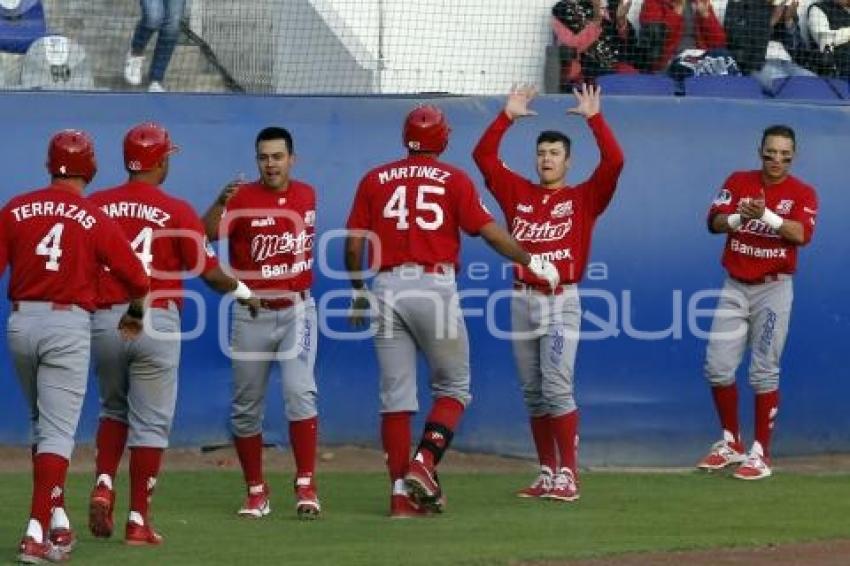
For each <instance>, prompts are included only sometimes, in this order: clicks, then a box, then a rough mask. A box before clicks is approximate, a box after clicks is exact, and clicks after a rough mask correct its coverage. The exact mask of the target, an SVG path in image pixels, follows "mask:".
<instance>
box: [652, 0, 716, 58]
mask: <svg viewBox="0 0 850 566" xmlns="http://www.w3.org/2000/svg"><path fill="white" fill-rule="evenodd" d="M684 9H685V0H645V1H644V3H643V5H642V6H641V10H640V25H641V31H640V35H641V43H643V44H644V45H646V46H647V49H648V53H647V59H648V61H647V64H648V67H649V68H650V69H651V70H652V71H656V72H657V71H663V70H664V69H666V68H667V66H668V65H669V64H670V61H672V60H673V58H674V57H675V56H676V52H677V49H679V44H680V43H681V42H682V35H683V33H684V27H685V17H684V15H683V12H684ZM693 13H694V41H695V42H696V47H697V48H698V49H723V48H725V47H726V31H725V30H724V29H723V24H722V23H721V22H720V20H718V19H717V16H716V15H715V14H714V9H713V8H712V7H711V1H710V0H693Z"/></svg>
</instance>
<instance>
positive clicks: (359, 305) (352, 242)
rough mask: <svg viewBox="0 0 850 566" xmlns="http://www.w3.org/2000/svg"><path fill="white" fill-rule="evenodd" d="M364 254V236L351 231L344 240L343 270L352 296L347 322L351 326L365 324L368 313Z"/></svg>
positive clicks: (363, 233) (360, 232)
mask: <svg viewBox="0 0 850 566" xmlns="http://www.w3.org/2000/svg"><path fill="white" fill-rule="evenodd" d="M365 252H366V235H365V232H363V231H361V230H353V231H350V232H349V235H348V236H347V237H346V238H345V269H346V270H347V271H348V278H349V280H350V281H351V287H352V289H353V293H354V294H353V295H352V297H351V311H350V313H349V315H348V321H349V322H350V323H351V325H352V326H363V325H365V324H366V316H367V314H368V313H369V309H370V305H369V290H368V289H367V288H366V282H365V281H363V276H362V272H363V256H364V255H365Z"/></svg>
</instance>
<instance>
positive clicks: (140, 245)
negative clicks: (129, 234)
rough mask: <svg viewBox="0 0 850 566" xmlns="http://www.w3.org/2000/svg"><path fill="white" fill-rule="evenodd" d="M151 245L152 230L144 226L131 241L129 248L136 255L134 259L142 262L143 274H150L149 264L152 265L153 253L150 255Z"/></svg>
mask: <svg viewBox="0 0 850 566" xmlns="http://www.w3.org/2000/svg"><path fill="white" fill-rule="evenodd" d="M151 244H153V228H151V227H150V226H145V227H144V228H142V229H141V230H140V231H139V233H138V234H137V235H136V237H135V238H134V239H133V241H132V242H131V243H130V247H131V248H133V251H134V252H135V253H136V257H137V258H139V261H141V262H142V266H143V267H144V268H145V273H147V274H148V275H150V274H151V264H152V263H153V253H151Z"/></svg>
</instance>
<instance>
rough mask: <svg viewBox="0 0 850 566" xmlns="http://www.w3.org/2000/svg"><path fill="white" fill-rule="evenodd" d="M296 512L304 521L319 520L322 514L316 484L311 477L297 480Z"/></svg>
mask: <svg viewBox="0 0 850 566" xmlns="http://www.w3.org/2000/svg"><path fill="white" fill-rule="evenodd" d="M295 501H296V503H295V511H296V513H298V518H299V519H303V520H307V521H309V520H312V519H318V518H319V515H320V514H321V512H322V506H321V504H320V503H319V493H318V490H317V488H316V482H315V481H313V478H311V477H303V478H296V479H295Z"/></svg>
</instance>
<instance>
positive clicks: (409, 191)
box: [345, 105, 558, 517]
mask: <svg viewBox="0 0 850 566" xmlns="http://www.w3.org/2000/svg"><path fill="white" fill-rule="evenodd" d="M449 131H450V129H449V125H448V122H447V121H446V118H445V116H444V115H443V113H442V111H441V110H440V109H439V108H437V107H436V106H430V105H427V106H420V107H418V108H415V109H414V110H413V111H411V112H410V113H409V114H408V116H407V119H406V120H405V124H404V129H403V134H402V138H403V141H404V145H405V147H406V148H407V150H408V156H407V157H406V158H404V159H400V160H398V161H393V162H390V163H386V164H384V165H381V166H379V167H376V168H374V169H372V170H371V171H369V172H368V173H367V174H366V175H365V176H364V177H363V178H362V180H361V181H360V184H359V185H358V187H357V193H356V195H355V197H354V203H353V204H352V206H351V213H350V214H349V217H348V223H347V228H348V230H349V231H350V233H349V236H348V237H347V239H346V243H345V265H346V269H348V271H349V276H350V279H351V283H352V286H353V287H354V293H355V299H354V301H353V303H352V322H353V323H354V324H361V323H362V322H363V321H364V317H363V314H364V311H365V310H366V309H368V308H369V300H370V295H369V294H368V292H367V290H366V287H365V284H364V282H363V278H362V269H363V259H364V257H363V256H364V251H365V247H366V241H367V238H368V240H369V242H370V246H369V254H370V258H369V265H370V266H373V267H374V268H375V269H377V270H378V274H377V276H376V277H375V279H374V282H373V285H372V293H371V296H372V297H373V298H374V301H376V303H377V311H378V313H379V314H378V317H377V332H376V334H375V350H376V352H377V354H378V363H379V365H380V369H381V376H380V387H381V392H380V398H381V439H382V442H383V447H384V451H385V452H386V456H387V468H388V471H389V476H390V482H391V497H390V515H391V516H392V517H410V516H417V515H420V514H424V513H426V512H430V511H433V512H441V511H442V509H443V492H442V487H441V486H440V483H439V480H438V479H437V474H436V468H437V465H438V464H439V463H440V460H441V459H442V457H443V455H444V454H445V452H446V450H447V449H448V447H449V445H450V444H451V441H452V437H453V436H454V431H455V428H456V427H457V425H458V422H459V421H460V418H461V416H462V415H463V412H464V409H465V407H466V406H467V404H468V403H469V402H470V399H471V396H470V394H469V342H468V338H467V334H466V325H465V322H464V319H463V316H462V313H461V311H460V308H459V298H458V294H457V286H456V284H455V272H456V270H457V268H458V253H459V251H460V231H461V230H463V231H464V232H466V233H467V234H470V235H480V236H481V237H483V238H484V240H485V241H486V242H487V243H488V244H489V245H490V246H491V247H492V248H493V249H494V250H496V251H497V252H499V253H500V254H502V255H503V256H505V257H507V258H508V259H510V260H512V261H514V262H516V263H519V264H521V265H523V266H524V267H523V269H525V270H531V271H533V272H534V273H536V274H537V276H538V277H544V278H546V280H547V281H548V283H547V284H550V285H553V286H554V285H555V284H557V279H558V278H557V273H556V272H555V269H554V267H553V266H552V265H551V263H549V262H546V261H543V260H541V258H537V257H532V256H531V255H529V254H528V253H527V252H525V251H524V250H523V249H522V248H520V247H519V245H518V244H517V242H516V241H514V240H513V239H512V238H511V237H510V236H509V235H508V233H507V232H505V230H503V229H502V228H501V227H500V226H499V225H498V224H496V223H495V222H494V221H493V218H492V217H491V216H490V213H489V212H487V210H486V209H485V208H484V206H483V204H482V203H481V200H480V198H479V196H478V193H477V191H476V190H475V186H474V185H473V183H472V181H471V180H470V178H469V177H468V176H467V175H466V173H464V172H463V171H462V170H460V169H458V168H457V167H454V166H452V165H449V164H448V163H445V162H443V161H440V160H439V159H438V157H439V155H440V154H441V153H442V152H443V151H444V150H445V148H446V146H447V144H448V141H449ZM417 350H421V351H422V352H423V353H424V354H425V356H426V357H427V359H428V363H429V365H430V367H431V391H432V393H433V396H434V403H433V405H432V407H431V411H430V412H429V414H428V416H427V417H426V419H425V428H424V431H423V433H422V439H421V440H420V442H419V447H418V448H417V449H416V452H415V455H414V458H413V460H410V441H411V431H410V420H411V415H412V414H413V413H415V412H416V411H417V410H418V408H419V406H418V401H417V398H416V358H417Z"/></svg>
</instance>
